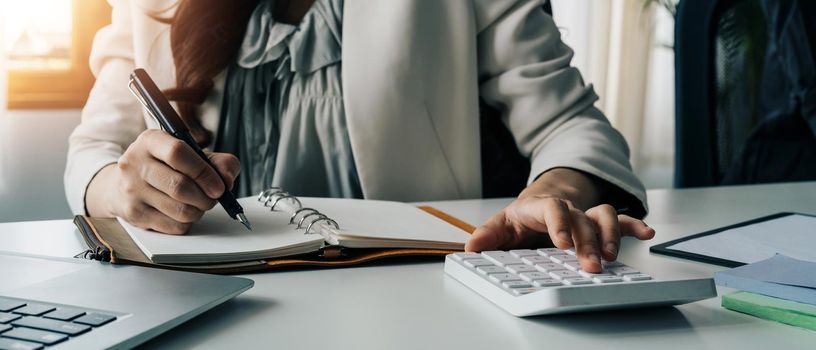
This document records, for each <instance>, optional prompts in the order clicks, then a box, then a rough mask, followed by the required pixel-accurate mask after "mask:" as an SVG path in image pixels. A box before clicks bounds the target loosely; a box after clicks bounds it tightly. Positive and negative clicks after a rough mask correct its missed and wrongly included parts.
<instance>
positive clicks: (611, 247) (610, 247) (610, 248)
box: [604, 242, 618, 256]
mask: <svg viewBox="0 0 816 350" xmlns="http://www.w3.org/2000/svg"><path fill="white" fill-rule="evenodd" d="M604 250H606V252H607V253H609V254H610V255H612V256H616V255H618V245H617V244H615V243H611V242H610V243H607V244H605V245H604Z"/></svg>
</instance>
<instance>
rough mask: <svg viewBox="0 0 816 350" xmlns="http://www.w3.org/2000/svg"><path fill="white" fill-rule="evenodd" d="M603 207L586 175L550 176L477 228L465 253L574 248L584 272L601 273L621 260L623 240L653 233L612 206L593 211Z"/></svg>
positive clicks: (562, 172)
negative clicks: (604, 262)
mask: <svg viewBox="0 0 816 350" xmlns="http://www.w3.org/2000/svg"><path fill="white" fill-rule="evenodd" d="M599 201H600V190H599V188H598V186H597V185H596V184H595V183H593V181H592V179H590V178H589V177H587V176H586V175H583V174H582V173H580V172H578V171H575V170H571V169H565V168H557V169H553V170H550V171H548V172H546V173H544V174H542V175H541V177H539V178H538V180H536V181H535V182H534V183H533V184H531V185H530V186H529V187H527V189H525V190H524V191H523V192H522V193H521V194H520V195H519V197H518V198H517V199H516V200H515V201H513V202H512V203H510V205H508V206H507V207H505V208H504V209H502V210H501V211H500V212H498V213H497V214H496V215H494V216H493V217H492V218H490V219H489V220H487V222H485V223H484V224H483V225H482V226H481V227H479V228H478V229H477V230H476V232H474V233H473V237H471V239H470V241H469V242H468V243H467V245H466V246H465V250H467V251H483V250H491V249H502V250H504V249H513V248H525V247H527V248H530V247H535V248H537V247H543V246H553V245H554V246H555V247H557V248H559V249H567V248H570V247H575V250H576V255H577V256H578V259H579V262H580V263H581V268H582V269H583V270H585V271H587V272H600V271H601V260H600V259H601V258H603V259H604V260H607V261H613V260H615V259H616V258H617V255H618V249H619V248H620V238H621V236H633V237H636V238H638V239H642V240H646V239H651V238H652V237H654V234H655V231H654V230H653V229H652V228H650V227H648V226H647V225H646V224H645V223H644V222H643V221H641V220H638V219H635V218H632V217H629V216H626V215H618V214H617V212H616V211H615V208H613V207H612V206H610V205H607V204H602V205H595V204H597V203H598V202H599ZM584 208H588V209H586V210H585V209H584Z"/></svg>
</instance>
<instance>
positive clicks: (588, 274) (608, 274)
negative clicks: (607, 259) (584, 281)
mask: <svg viewBox="0 0 816 350" xmlns="http://www.w3.org/2000/svg"><path fill="white" fill-rule="evenodd" d="M578 273H579V274H580V275H581V276H583V277H586V278H594V277H598V276H612V274H611V273H609V272H608V271H603V272H601V273H592V272H586V271H584V270H580V271H578Z"/></svg>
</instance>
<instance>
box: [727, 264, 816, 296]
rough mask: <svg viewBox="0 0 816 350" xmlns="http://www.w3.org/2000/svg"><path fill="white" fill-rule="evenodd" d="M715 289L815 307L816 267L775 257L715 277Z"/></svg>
mask: <svg viewBox="0 0 816 350" xmlns="http://www.w3.org/2000/svg"><path fill="white" fill-rule="evenodd" d="M714 281H715V282H716V283H717V285H720V286H724V287H729V288H734V289H739V290H743V291H746V292H752V293H757V294H763V295H767V296H771V297H775V298H781V299H787V300H793V301H798V302H802V303H808V304H816V263H814V262H810V261H803V260H798V259H794V258H791V257H788V256H784V255H781V254H777V255H775V256H773V257H772V258H769V259H766V260H762V261H759V262H756V263H753V264H749V265H745V266H740V267H737V268H733V269H731V270H726V271H722V272H718V273H716V274H715V275H714Z"/></svg>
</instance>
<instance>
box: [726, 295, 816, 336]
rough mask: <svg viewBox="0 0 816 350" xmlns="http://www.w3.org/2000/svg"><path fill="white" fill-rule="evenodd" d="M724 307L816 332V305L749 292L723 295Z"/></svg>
mask: <svg viewBox="0 0 816 350" xmlns="http://www.w3.org/2000/svg"><path fill="white" fill-rule="evenodd" d="M722 306H723V307H724V308H726V309H729V310H734V311H738V312H742V313H745V314H749V315H753V316H756V317H759V318H764V319H766V320H771V321H776V322H780V323H784V324H789V325H792V326H797V327H802V328H806V329H810V330H816V305H811V304H804V303H799V302H795V301H790V300H784V299H778V298H772V297H769V296H765V295H761V294H754V293H748V292H736V293H733V294H728V295H723V297H722Z"/></svg>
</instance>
